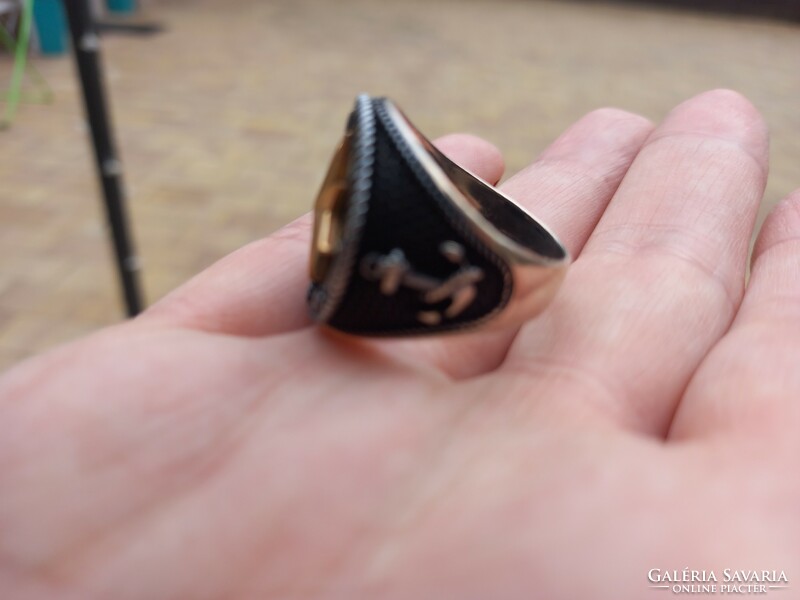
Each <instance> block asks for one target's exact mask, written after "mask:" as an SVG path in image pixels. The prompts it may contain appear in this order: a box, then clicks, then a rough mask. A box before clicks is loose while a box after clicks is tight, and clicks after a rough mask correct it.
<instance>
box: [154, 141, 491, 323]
mask: <svg viewBox="0 0 800 600" xmlns="http://www.w3.org/2000/svg"><path fill="white" fill-rule="evenodd" d="M436 145H437V146H438V147H439V148H440V149H441V150H442V152H444V153H445V154H446V155H447V156H448V157H449V158H451V159H452V160H453V161H455V162H457V163H459V164H460V165H461V166H463V167H465V168H467V169H469V170H470V171H472V172H474V173H476V174H477V175H479V176H480V177H482V178H483V179H486V180H487V181H491V182H496V181H497V180H498V179H499V178H500V177H501V176H502V174H503V159H502V156H501V155H500V152H499V151H498V150H497V149H496V148H495V147H494V146H492V145H491V144H490V143H489V142H486V141H484V140H482V139H480V138H477V137H475V136H471V135H463V134H458V135H449V136H446V137H443V138H441V139H440V140H438V141H437V142H436ZM311 224H312V216H311V214H306V215H304V216H302V217H300V218H299V219H297V220H296V221H294V222H292V223H290V224H289V225H287V226H286V227H283V228H282V229H280V230H278V231H277V232H276V233H274V234H273V235H271V236H270V237H268V238H265V239H263V240H259V241H257V242H254V243H252V244H249V245H247V246H245V247H244V248H242V249H240V250H237V251H236V252H234V253H233V254H230V255H228V256H227V257H225V258H223V259H222V260H220V261H219V262H217V263H216V264H214V265H212V266H211V267H210V268H208V269H206V270H205V271H203V272H202V273H200V274H199V275H197V276H196V277H195V278H194V279H192V280H190V281H189V282H188V283H186V284H184V285H183V286H181V287H180V288H178V289H176V290H175V291H173V292H172V293H170V294H169V295H168V296H166V297H165V298H164V299H163V300H161V301H160V302H159V303H157V304H156V305H154V306H153V307H151V308H150V310H148V311H147V312H146V313H145V316H144V318H149V319H160V320H165V321H167V322H169V323H170V324H173V325H177V326H181V327H188V328H193V329H199V330H203V331H212V332H218V333H227V334H230V335H244V336H264V335H269V334H274V333H281V332H287V331H292V330H295V329H300V328H302V327H305V326H307V325H308V324H309V317H308V313H307V310H306V304H305V293H306V288H307V287H308V264H307V263H308V249H309V244H310V243H311V242H310V240H311V237H310V236H311Z"/></svg>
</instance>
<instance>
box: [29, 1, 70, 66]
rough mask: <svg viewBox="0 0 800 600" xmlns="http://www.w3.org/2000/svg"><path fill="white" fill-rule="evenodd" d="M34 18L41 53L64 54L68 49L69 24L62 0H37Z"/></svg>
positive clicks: (34, 7)
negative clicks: (65, 16)
mask: <svg viewBox="0 0 800 600" xmlns="http://www.w3.org/2000/svg"><path fill="white" fill-rule="evenodd" d="M33 20H34V22H35V23H36V33H37V34H38V37H39V50H40V51H41V53H42V54H48V55H56V54H64V53H65V52H66V51H67V24H66V19H65V18H64V7H63V6H62V5H61V0H36V2H35V3H34V5H33Z"/></svg>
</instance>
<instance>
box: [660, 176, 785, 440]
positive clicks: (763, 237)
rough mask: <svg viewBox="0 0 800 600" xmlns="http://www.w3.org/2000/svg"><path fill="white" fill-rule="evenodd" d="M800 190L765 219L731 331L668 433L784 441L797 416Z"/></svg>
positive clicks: (700, 374)
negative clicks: (746, 284)
mask: <svg viewBox="0 0 800 600" xmlns="http://www.w3.org/2000/svg"><path fill="white" fill-rule="evenodd" d="M798 356H800V190H798V191H797V192H795V193H794V194H792V195H791V196H790V197H789V198H787V199H786V200H784V201H783V202H782V203H781V204H779V205H778V207H777V208H775V210H773V212H772V213H771V214H770V216H769V217H768V218H767V220H766V221H765V223H764V226H763V227H762V229H761V233H760V234H759V237H758V241H757V243H756V247H755V251H754V253H753V268H752V271H751V276H750V283H749V285H748V287H747V291H746V293H745V296H744V300H743V302H742V306H741V308H740V310H739V313H738V314H737V316H736V320H735V321H734V324H733V326H732V327H731V330H730V332H729V333H728V334H727V335H726V336H725V337H724V338H723V339H722V341H721V342H720V343H719V344H718V345H717V346H716V347H715V348H714V350H713V351H712V352H711V353H710V354H709V356H708V358H707V359H706V360H705V361H704V362H703V364H702V366H701V367H700V369H699V370H698V372H697V374H696V375H695V377H694V378H693V379H692V382H691V384H690V386H689V388H688V389H687V390H686V394H685V396H684V398H683V400H682V401H681V404H680V406H679V407H678V411H677V413H676V416H675V420H674V421H673V423H672V428H671V429H670V437H671V438H686V437H692V436H700V435H712V434H717V433H731V432H736V433H741V434H743V435H747V436H755V437H757V438H759V439H765V438H769V439H774V440H776V441H778V442H784V441H785V440H786V439H787V436H791V438H792V439H796V437H797V436H796V431H797V426H798V424H800V403H798V402H797V399H798V397H800V369H798Z"/></svg>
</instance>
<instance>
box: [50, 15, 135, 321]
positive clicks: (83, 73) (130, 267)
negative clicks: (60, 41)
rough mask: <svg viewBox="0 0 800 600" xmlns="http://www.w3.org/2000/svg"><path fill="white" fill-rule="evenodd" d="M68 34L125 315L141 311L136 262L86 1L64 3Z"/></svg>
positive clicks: (120, 167)
mask: <svg viewBox="0 0 800 600" xmlns="http://www.w3.org/2000/svg"><path fill="white" fill-rule="evenodd" d="M64 7H65V8H66V12H67V19H68V20H69V29H70V33H71V35H72V51H73V54H74V56H75V63H76V65H77V67H78V74H79V76H80V80H81V90H82V92H83V101H84V106H85V108H86V116H87V118H88V120H89V127H90V128H91V133H92V146H93V148H94V156H95V163H96V166H97V174H98V177H99V178H100V184H101V187H102V190H103V200H104V203H105V210H106V219H107V221H108V224H109V226H110V227H111V233H112V237H113V242H114V253H115V256H116V260H117V270H118V274H119V279H120V283H121V285H122V293H123V295H124V297H125V308H126V311H127V314H128V316H134V315H136V314H138V313H139V312H140V311H141V309H142V302H141V295H140V289H139V281H138V271H139V260H138V257H137V256H136V253H135V251H134V249H133V242H132V240H131V236H130V233H129V231H128V224H127V217H126V213H125V197H124V194H123V190H122V163H121V162H120V160H119V158H117V153H116V150H115V148H114V140H113V135H112V131H111V122H110V120H109V116H108V111H107V109H106V100H105V95H104V92H103V70H102V65H101V62H100V39H99V38H98V36H97V32H96V30H95V25H94V21H93V19H92V15H91V9H90V6H89V0H64Z"/></svg>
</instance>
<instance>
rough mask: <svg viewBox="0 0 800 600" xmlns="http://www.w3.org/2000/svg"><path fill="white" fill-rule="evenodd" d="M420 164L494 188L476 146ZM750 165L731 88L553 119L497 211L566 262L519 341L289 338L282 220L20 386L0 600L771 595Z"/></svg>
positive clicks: (769, 261) (11, 406) (4, 430)
mask: <svg viewBox="0 0 800 600" xmlns="http://www.w3.org/2000/svg"><path fill="white" fill-rule="evenodd" d="M439 145H440V147H441V148H442V149H443V150H444V151H445V152H446V153H447V154H449V155H450V156H451V157H452V158H453V159H454V160H456V161H457V162H460V163H461V164H463V165H465V166H466V167H467V168H469V169H471V170H473V171H474V172H476V173H478V174H479V175H481V176H482V177H484V178H485V179H489V180H494V181H496V180H497V179H499V177H500V175H501V171H502V164H501V163H502V161H501V158H500V156H499V155H498V152H497V151H496V150H495V149H494V148H493V147H491V146H489V145H488V144H487V143H486V142H482V141H480V140H478V139H475V138H472V137H468V136H451V137H447V138H444V139H443V140H440V142H439ZM767 154H768V143H767V132H766V128H765V125H764V123H763V121H762V119H761V117H760V116H759V115H758V113H757V112H756V110H755V109H754V108H753V107H752V106H751V105H750V104H749V103H748V102H747V101H746V100H744V99H743V98H742V97H740V96H739V95H737V94H735V93H733V92H727V91H717V92H710V93H706V94H703V95H700V96H698V97H696V98H694V99H692V100H689V101H688V102H686V103H684V104H681V105H680V106H678V107H677V108H675V109H674V110H673V111H672V112H671V113H670V114H669V115H668V116H667V118H666V119H665V120H664V122H663V123H661V124H660V125H659V126H658V127H656V128H655V129H653V127H652V126H651V125H650V123H649V122H648V121H646V120H645V119H643V118H642V117H639V116H636V115H632V114H629V113H626V112H622V111H619V110H611V109H604V110H599V111H596V112H593V113H591V114H589V115H588V116H586V117H584V118H583V119H581V120H580V121H578V122H577V123H576V124H575V125H573V126H572V127H571V128H570V129H569V130H568V131H567V132H566V133H564V134H563V135H562V136H561V137H560V138H559V139H558V140H557V141H556V142H555V143H554V144H553V145H552V146H551V147H550V148H549V149H547V150H546V151H545V152H544V153H543V154H542V155H541V157H540V158H539V159H538V160H537V161H535V162H534V163H533V164H531V165H530V166H529V167H527V168H526V169H524V170H523V171H521V172H520V173H518V174H516V175H515V176H513V177H512V178H511V179H509V180H508V182H507V183H506V184H504V186H503V189H504V190H505V191H506V192H507V193H508V194H510V195H511V196H512V197H514V198H516V199H518V200H519V201H520V202H521V203H522V204H524V205H526V206H527V207H528V208H529V209H530V210H531V211H532V212H533V213H534V214H536V215H537V216H539V217H540V218H541V219H542V220H543V221H544V222H546V223H548V224H550V225H551V226H552V227H553V229H554V230H555V231H556V232H558V233H559V234H560V236H561V237H562V239H564V241H565V242H566V244H567V245H568V246H569V248H570V251H571V252H572V254H573V256H575V257H577V260H576V261H575V263H574V265H573V266H572V267H571V270H570V272H569V275H568V276H567V279H566V281H565V283H564V286H563V288H562V290H561V292H560V293H559V295H558V297H557V298H556V300H555V302H554V303H553V304H552V305H551V307H550V308H549V309H548V310H547V311H546V312H545V313H544V314H543V315H542V316H541V317H539V318H537V319H536V320H534V321H531V322H529V323H528V324H527V325H525V326H524V327H522V328H521V329H520V330H519V331H503V332H494V333H472V334H468V335H462V336H450V337H440V338H436V339H428V340H424V341H419V340H403V341H365V340H356V339H344V338H343V337H339V336H336V335H332V334H328V333H324V332H322V331H320V330H319V329H318V328H315V327H311V326H310V324H309V323H308V321H307V318H306V316H305V314H306V313H305V306H304V294H305V287H306V284H307V281H306V277H307V276H306V261H307V251H308V238H309V219H308V218H303V219H300V220H299V221H297V222H295V223H293V224H291V225H289V226H288V227H286V228H284V229H283V230H281V231H280V232H278V233H277V234H275V235H273V236H271V237H270V238H268V239H265V240H262V241H260V242H256V243H254V244H252V245H250V246H248V247H245V248H243V249H242V250H240V251H238V252H236V253H234V254H233V255H231V256H229V257H227V258H226V259H223V260H222V261H220V262H219V263H218V264H216V265H215V266H213V267H211V268H210V269H208V270H207V271H206V272H205V273H202V274H201V275H199V276H198V277H196V278H195V279H194V280H192V281H190V282H189V283H187V284H186V285H184V286H183V287H182V288H180V289H178V290H176V291H175V292H173V293H172V294H171V295H169V296H168V297H167V298H165V299H164V300H162V301H161V302H160V303H158V304H157V305H156V306H154V307H153V308H152V309H151V310H149V311H147V313H145V314H144V315H142V316H141V317H140V318H137V319H136V320H134V321H132V322H128V323H125V324H122V325H119V326H117V327H113V328H110V329H107V330H104V331H101V332H100V333H98V334H96V335H94V336H92V337H90V338H88V339H85V340H83V341H80V342H77V343H74V344H71V345H68V346H65V347H62V348H60V349H57V350H55V351H53V352H51V353H49V354H47V355H45V356H42V357H39V358H37V359H34V360H32V361H29V362H27V363H25V364H23V365H20V366H19V367H17V368H16V369H15V370H13V371H11V372H9V373H8V374H7V375H6V376H5V377H4V378H3V379H2V381H0V590H5V592H4V593H2V594H0V596H2V597H3V598H50V597H59V598H80V599H82V600H83V599H87V598H101V599H107V598H114V599H128V598H137V599H138V598H142V599H172V598H174V599H180V600H185V599H194V598H226V599H238V598H247V599H256V598H257V599H262V598H281V599H285V598H343V599H345V598H346V599H352V598H397V599H411V598H414V599H417V598H420V599H422V598H431V599H433V598H436V599H442V598H454V599H459V600H463V599H469V598H475V599H486V598H493V599H495V598H502V599H511V598H514V599H516V598H520V599H523V598H524V599H531V598H542V599H545V600H558V599H562V598H563V599H568V600H574V599H576V598H593V599H612V598H613V599H615V600H618V599H641V598H650V597H653V598H659V597H666V594H671V592H669V591H665V590H650V589H648V587H649V586H650V585H653V584H652V583H651V582H650V581H648V578H647V575H648V571H650V570H651V569H661V570H662V571H664V570H677V571H679V572H682V571H683V569H684V568H686V567H688V568H689V569H694V570H710V569H714V570H715V573H716V576H717V577H718V578H719V579H720V583H722V581H721V580H722V578H723V571H722V569H726V568H729V569H733V570H740V569H747V570H759V571H761V570H776V571H778V573H780V571H785V573H786V577H787V578H789V585H790V587H793V588H794V589H795V590H796V589H797V588H798V586H800V510H798V506H800V478H798V477H797V473H798V468H800V452H798V450H800V437H799V436H798V435H797V428H798V427H799V426H800V403H798V398H800V368H798V364H799V363H798V356H800V309H798V307H799V306H800V267H799V266H798V265H800V262H798V261H799V259H800V195H795V196H794V197H793V198H789V199H787V200H786V201H784V202H783V203H782V204H780V205H779V206H778V208H777V209H776V210H775V211H774V212H773V214H772V215H771V216H770V218H769V219H768V220H767V222H766V224H765V226H764V227H763V230H762V232H761V235H760V238H759V241H758V243H757V244H756V248H755V252H754V257H755V258H754V263H753V268H752V276H751V278H750V282H749V285H748V287H747V289H746V291H745V268H746V261H747V256H748V245H749V240H750V236H751V232H752V229H753V226H754V221H755V216H756V211H757V208H758V205H759V202H760V200H761V198H762V193H763V190H764V184H765V181H766V177H767ZM795 593H797V592H795ZM657 594H662V596H658V595H657Z"/></svg>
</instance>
